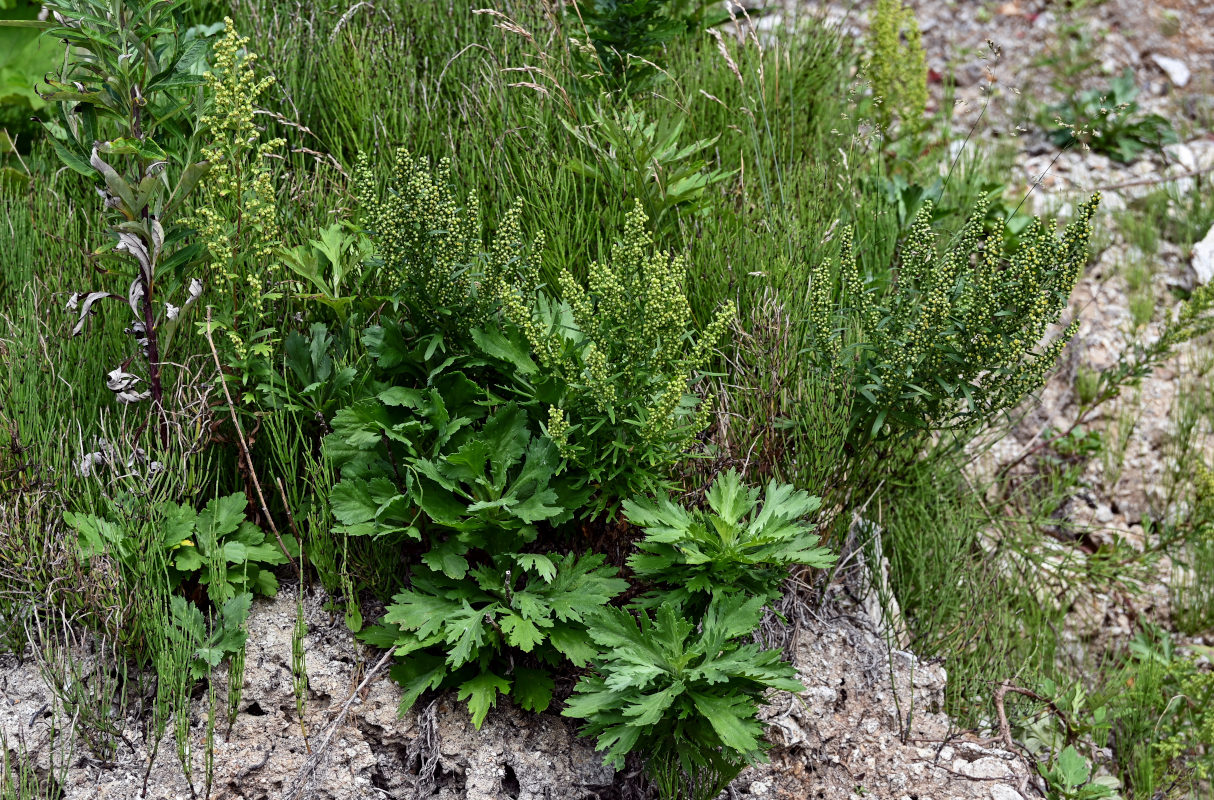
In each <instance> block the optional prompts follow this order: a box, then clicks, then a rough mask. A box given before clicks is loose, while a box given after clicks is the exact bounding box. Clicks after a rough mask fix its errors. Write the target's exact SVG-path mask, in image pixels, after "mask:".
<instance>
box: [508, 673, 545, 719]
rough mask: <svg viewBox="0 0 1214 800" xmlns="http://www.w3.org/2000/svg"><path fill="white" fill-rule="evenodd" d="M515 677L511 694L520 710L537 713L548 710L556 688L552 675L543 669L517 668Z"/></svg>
mask: <svg viewBox="0 0 1214 800" xmlns="http://www.w3.org/2000/svg"><path fill="white" fill-rule="evenodd" d="M513 677H514V684H513V686H512V687H511V690H510V694H511V697H513V698H514V702H515V704H516V705H518V707H519V708H521V709H523V710H524V711H534V712H536V713H539V712H541V711H546V710H547V709H548V706H549V705H550V704H551V703H552V690H553V689H554V688H556V683H555V682H554V681H553V680H552V675H550V674H549V673H548V672H547V671H546V670H542V669H529V668H527V667H516V668H515V670H514V676H513Z"/></svg>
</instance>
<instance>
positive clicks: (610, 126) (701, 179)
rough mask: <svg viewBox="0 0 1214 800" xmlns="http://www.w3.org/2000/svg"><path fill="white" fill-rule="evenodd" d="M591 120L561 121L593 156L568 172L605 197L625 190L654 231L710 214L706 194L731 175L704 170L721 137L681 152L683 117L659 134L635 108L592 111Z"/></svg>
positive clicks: (571, 164) (655, 124) (577, 160)
mask: <svg viewBox="0 0 1214 800" xmlns="http://www.w3.org/2000/svg"><path fill="white" fill-rule="evenodd" d="M589 115H590V120H589V122H588V123H587V124H586V125H584V126H574V125H573V124H571V123H570V122H569V121H568V120H564V119H562V120H561V122H562V124H564V125H565V127H566V128H567V129H568V131H569V133H571V134H572V135H573V136H574V138H575V139H577V140H578V141H579V142H581V143H582V144H584V145H585V146H586V148H587V149H588V150H590V152H591V153H592V154H593V155H594V159H593V161H586V160H583V159H580V158H576V157H575V158H572V159H570V160H569V162H568V163H569V168H570V169H571V170H573V171H574V172H575V173H576V174H578V175H580V176H582V177H584V178H588V179H590V180H592V181H596V182H598V183H599V184H601V185H602V187H603V189H604V190H605V191H608V192H611V191H619V190H620V189H623V190H625V191H626V192H627V194H628V196H629V197H634V198H637V199H639V200H640V201H641V202H642V203H643V205H644V208H645V211H646V213H647V214H648V216H649V218H650V219H652V220H653V224H654V226H655V227H658V228H661V227H662V225H663V223H664V222H666V217H667V215H668V214H669V213H670V212H676V213H678V214H686V215H687V216H688V217H690V218H694V217H700V216H703V215H704V214H705V213H706V212H707V210H708V208H709V203H708V202H707V198H706V197H705V192H707V191H708V190H709V188H711V187H712V186H714V185H716V184H718V183H721V182H722V181H725V180H728V179H729V177H730V176H731V175H732V174H733V173H731V172H727V171H725V170H721V169H714V170H709V169H708V162H707V160H706V156H707V155H708V154H709V153H710V152H711V150H712V147H713V146H714V145H715V144H716V143H717V140H718V139H719V138H720V137H719V136H714V137H712V138H711V139H700V140H699V141H696V142H692V143H690V144H685V145H682V146H680V144H679V136H680V135H681V134H682V132H683V126H684V123H685V119H683V118H682V117H680V118H679V119H678V120H677V121H676V122H675V123H674V124H673V125H671V126H669V127H665V128H664V129H663V130H661V131H659V127H658V121H657V120H649V119H648V118H647V117H646V115H645V112H644V111H640V110H636V109H633V108H626V109H623V110H614V109H611V110H607V111H603V110H600V109H598V108H593V109H591V110H590V112H589Z"/></svg>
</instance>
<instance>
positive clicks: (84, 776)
mask: <svg viewBox="0 0 1214 800" xmlns="http://www.w3.org/2000/svg"><path fill="white" fill-rule="evenodd" d="M855 575H856V576H860V577H859V578H858V579H859V580H861V581H862V575H863V570H862V569H861V570H858V571H856V572H855ZM851 589H852V591H851V594H853V595H854V594H856V593H858V592H863V586H858V585H856V584H855V583H854V582H853V583H852V585H851ZM323 601H324V598H323V597H322V596H320V595H312V596H309V597H307V598H306V600H305V616H306V620H307V624H308V634H307V637H306V639H305V641H304V646H305V652H306V654H307V674H308V686H309V688H308V692H307V698H306V703H305V711H304V717H303V725H302V727H301V724H300V718H299V714H298V713H297V705H296V697H295V693H294V690H293V688H292V687H293V685H294V684H293V673H292V668H291V652H292V647H291V646H292V630H293V628H294V624H295V602H294V596H293V595H292V594H291V593H290V592H289V591H284V592H283V593H282V594H281V595H280V596H279V598H278V599H276V600H274V601H272V602H270V601H258V602H257V604H256V605H255V606H254V609H253V613H252V615H251V616H250V619H249V644H248V651H247V656H246V661H245V672H244V681H243V691H242V694H241V697H240V701H239V705H238V708H239V713H238V714H237V715H236V717H235V720H234V723H233V724H232V726H231V728H230V729H229V728H228V726H227V723H226V721H224V720H222V719H219V720H217V723H216V733H215V746H214V777H213V783H212V787H213V788H212V795H211V796H212V797H213V798H216V800H292V799H293V798H302V799H304V800H363V799H364V798H384V799H385V800H386V799H387V798H401V799H402V800H404V799H405V798H408V799H410V800H412V799H413V798H441V799H442V800H465V799H466V800H498V799H499V798H514V799H515V800H548V799H549V798H562V800H592V798H593V799H595V800H598V799H600V798H601V799H602V800H606V799H607V798H627V797H641V796H643V795H638V794H636V793H635V787H634V782H633V781H632V780H630V778H629V776H628V775H616V774H614V771H613V770H611V769H609V768H607V767H604V766H603V764H602V761H601V759H600V758H599V757H598V755H597V754H595V753H594V751H593V749H592V748H591V746H590V744H589V743H588V742H587V741H586V740H583V739H580V738H578V737H577V735H576V732H575V730H574V729H573V728H572V726H571V725H570V724H569V722H568V721H566V720H565V719H563V718H561V717H559V716H556V715H553V714H541V715H535V714H528V713H520V712H519V711H518V710H516V709H515V708H514V707H513V706H511V705H510V703H509V702H508V701H505V702H503V703H502V704H501V705H500V706H499V707H498V708H497V709H496V710H495V711H493V712H492V713H490V715H489V718H488V720H487V721H486V722H485V725H484V727H483V728H482V729H481V730H480V731H477V730H475V729H474V728H473V726H472V724H471V722H470V720H469V718H468V714H467V712H466V711H465V710H464V708H463V705H462V704H460V703H458V702H456V699H455V697H454V695H451V694H444V695H441V696H439V697H437V698H433V699H430V700H428V701H424V702H423V703H422V704H420V705H419V707H416V708H414V709H412V710H411V711H409V712H408V713H406V714H405V715H404V716H400V715H398V713H397V708H398V705H399V702H400V694H401V693H400V689H399V688H398V687H397V685H396V684H395V683H393V682H392V681H391V680H390V679H389V678H388V677H387V675H386V674H375V675H373V676H372V677H371V679H370V680H369V681H367V680H366V676H367V674H368V670H370V669H371V668H372V666H373V663H374V661H375V660H377V654H374V653H370V652H367V651H365V649H364V648H363V647H362V646H360V645H359V644H357V643H356V642H355V641H354V640H353V638H352V636H351V635H350V632H349V631H348V629H347V628H346V627H345V623H344V622H343V621H342V619H341V617H340V616H338V615H334V614H331V613H330V612H328V611H326V610H325V609H324V602H323ZM791 616H793V617H795V618H796V619H797V620H798V621H797V624H795V625H794V626H792V628H791V629H786V630H784V631H783V632H784V634H785V635H786V636H788V637H790V644H791V647H790V649H791V652H792V654H793V658H794V661H795V663H796V665H797V667H798V670H799V672H800V676H801V679H802V681H803V682H804V684H805V686H806V691H805V692H804V693H802V694H800V695H796V696H793V695H788V694H781V695H778V696H773V697H772V701H771V705H770V706H769V707H768V708H767V709H766V710H765V711H764V717H765V718H766V719H767V720H768V722H769V723H770V725H771V730H772V734H771V735H772V740H773V743H774V745H775V747H774V749H773V751H772V756H773V762H772V764H770V765H764V766H761V767H758V768H755V769H751V770H748V771H747V772H746V773H744V774H743V776H742V777H741V778H740V779H739V780H738V781H737V782H736V784H735V787H734V789H733V790H732V796H734V797H753V798H771V799H772V800H776V799H777V798H778V799H780V800H784V799H785V798H787V799H789V800H791V798H810V797H812V798H843V797H851V796H853V794H856V793H860V792H863V793H865V796H868V797H899V798H900V797H932V798H939V799H940V800H963V799H965V800H969V799H970V798H982V799H983V800H985V799H986V798H990V800H1016V798H1020V797H1024V796H1026V795H1029V793H1030V792H1031V791H1032V790H1033V789H1034V788H1035V784H1034V783H1033V779H1032V778H1031V777H1030V775H1031V774H1032V773H1031V771H1030V769H1029V767H1028V765H1027V764H1026V763H1025V762H1024V761H1023V760H1021V759H1019V758H1018V757H1016V756H1014V755H1013V754H1011V753H1009V752H1006V751H1004V750H1002V749H999V748H998V747H995V746H991V745H990V743H988V742H982V741H978V740H976V739H974V738H973V737H972V736H968V735H964V734H959V733H958V732H957V731H955V730H953V728H952V726H951V725H950V723H949V720H948V719H947V717H945V716H944V715H943V714H941V713H940V711H939V709H940V707H941V705H942V703H943V697H944V687H945V674H944V670H943V669H942V668H941V667H940V666H938V665H932V664H925V663H922V662H920V661H919V660H918V659H917V658H916V657H915V656H914V655H913V654H912V653H909V652H906V651H903V650H898V649H896V648H891V647H889V646H888V645H887V642H886V637H885V636H884V635H883V633H882V632H881V629H882V627H884V626H883V625H882V623H881V622H880V621H879V620H876V621H875V620H874V619H873V617H872V616H871V612H870V611H866V610H865V608H864V607H863V606H862V605H857V604H856V603H855V602H854V601H852V600H849V599H847V593H846V592H844V591H843V590H842V587H840V589H839V591H837V592H835V593H832V595H831V597H830V598H829V599H828V600H827V601H826V602H824V603H823V604H822V607H821V608H807V607H797V608H795V609H792V610H791ZM5 659H7V660H0V674H2V675H3V677H2V678H0V737H3V740H4V741H5V742H7V743H8V746H9V748H10V749H11V750H13V751H17V750H20V751H22V752H24V753H27V754H29V757H30V758H31V759H32V761H33V763H35V764H36V765H37V768H38V772H39V773H40V774H41V775H42V776H43V779H44V780H46V781H49V782H53V783H54V784H56V785H57V786H58V787H59V788H60V789H62V790H63V791H64V796H65V798H67V800H86V799H87V800H93V799H94V798H95V799H96V800H133V799H134V798H137V797H141V791H142V786H143V781H144V775H145V773H148V747H147V743H146V741H145V738H144V734H143V729H142V723H141V722H140V721H139V720H138V719H136V718H135V717H134V716H128V717H126V718H125V719H115V720H112V721H113V722H115V723H117V725H118V726H119V727H120V729H121V735H120V736H118V735H115V736H113V737H111V740H112V741H114V742H116V752H115V753H114V754H112V755H109V756H106V757H99V756H98V753H97V752H96V751H95V748H90V744H89V741H88V740H87V738H86V737H85V736H83V735H82V734H83V725H82V724H81V720H80V718H79V713H80V711H81V707H80V706H75V705H73V704H71V703H64V702H63V700H62V690H59V691H56V690H54V689H52V687H53V686H58V685H61V684H62V681H61V680H58V679H55V678H54V676H55V675H56V674H57V669H56V667H55V666H54V665H53V664H51V663H48V662H47V661H45V660H44V659H39V658H31V659H28V660H26V661H25V662H24V663H22V664H18V663H15V662H14V661H13V660H12V659H11V658H9V657H5ZM77 663H78V664H80V665H82V667H83V669H82V672H81V674H80V675H79V676H78V679H79V680H80V682H81V684H83V685H84V686H86V687H88V686H92V685H99V681H98V678H99V677H100V676H101V675H103V674H105V673H104V671H105V670H107V669H109V667H108V666H107V665H106V664H105V662H104V660H103V659H97V658H91V657H88V656H86V655H85V654H78V657H77ZM98 669H100V670H102V673H97V672H96V670H98ZM215 682H216V685H217V686H222V685H224V684H225V683H226V675H224V674H219V675H217V676H216V679H215ZM364 684H365V685H364ZM216 700H217V702H216V708H217V712H216V713H218V714H223V713H224V709H225V708H226V707H227V700H226V697H224V696H223V694H222V692H221V693H220V695H219V696H218V697H217V698H216ZM347 704H348V705H349V710H348V712H347V713H346V714H345V715H344V717H341V718H340V723H341V724H338V725H333V724H331V723H332V720H333V719H334V718H335V717H338V716H339V712H340V711H341V710H342V709H343V708H345V707H346V706H347ZM209 708H210V705H209V702H208V699H207V698H206V696H205V695H204V696H203V697H200V698H198V699H196V700H195V702H194V704H193V714H192V717H191V721H190V722H191V729H190V741H191V746H192V748H193V752H194V753H195V756H194V762H195V763H194V788H195V791H197V792H198V793H199V795H198V796H202V794H201V793H202V791H203V789H204V779H203V774H204V772H203V771H204V764H203V759H202V755H201V754H202V752H203V750H204V746H205V730H206V723H207V714H208V713H209ZM304 730H306V731H308V736H307V737H306V738H305V736H304V734H303V731H304ZM148 775H149V779H148V783H147V787H148V788H147V795H146V796H147V797H148V798H151V800H187V798H191V797H192V795H191V791H190V786H189V784H188V783H187V781H186V779H185V777H184V775H183V771H182V769H181V766H180V763H179V761H178V756H177V751H176V747H175V744H174V741H173V739H172V734H171V732H170V733H169V734H167V735H166V737H165V739H164V740H163V741H162V743H161V746H160V748H159V752H158V754H157V756H156V758H155V761H154V762H153V764H152V768H151V770H150V773H148ZM1030 796H1032V795H1030Z"/></svg>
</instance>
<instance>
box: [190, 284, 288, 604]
mask: <svg viewBox="0 0 1214 800" xmlns="http://www.w3.org/2000/svg"><path fill="white" fill-rule="evenodd" d="M206 336H207V344H208V345H210V346H211V355H212V356H213V357H214V359H215V369H217V370H219V385H220V386H222V387H223V396H224V397H225V398H227V401H228V413H230V414H231V415H232V425H233V427H235V428H236V438H237V440H239V442H240V452H241V453H242V454H243V455H244V463H245V466H247V467H248V468H249V477H250V478H252V479H253V487H254V488H255V489H257V500H258V502H259V503H261V513H262V514H264V515H265V518H266V521H267V522H269V523H270V530H272V531H273V532H274V538H275V539H277V540H278V546H279V547H280V548H282V554H283V555H284V556H286V557H287V561H289V562H291V567H292V568H293V569H294V570H295V577H296V579H297V580H298V581H300V583H302V582H303V573H302V572H301V571H300V569H299V565H298V564H296V563H295V559H294V558H292V557H291V554H290V553H289V552H287V546H286V544H284V543H283V541H282V536H281V535H279V533H278V526H277V525H275V524H274V517H273V516H271V515H270V509H269V507H268V506H267V505H266V497H265V495H264V494H262V492H261V481H259V480H257V470H255V469H254V468H253V456H252V455H251V454H250V453H249V443H248V442H247V441H245V438H244V428H242V427H241V425H240V418H239V417H237V416H236V404H235V403H233V402H232V393H231V392H229V391H228V382H227V381H226V380H224V376H223V365H222V364H220V363H219V351H218V350H216V349H215V340H214V339H213V338H212V337H211V307H210V306H207V327H206Z"/></svg>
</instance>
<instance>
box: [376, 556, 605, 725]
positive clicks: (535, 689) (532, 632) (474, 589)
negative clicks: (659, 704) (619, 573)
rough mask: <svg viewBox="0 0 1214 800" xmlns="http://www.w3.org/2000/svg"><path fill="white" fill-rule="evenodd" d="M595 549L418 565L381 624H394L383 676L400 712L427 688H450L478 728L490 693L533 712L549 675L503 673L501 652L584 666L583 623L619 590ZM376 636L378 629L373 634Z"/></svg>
mask: <svg viewBox="0 0 1214 800" xmlns="http://www.w3.org/2000/svg"><path fill="white" fill-rule="evenodd" d="M603 561H604V559H603V557H602V556H601V555H586V556H576V555H572V554H569V555H564V556H558V555H552V554H549V555H540V554H504V555H499V556H494V557H493V559H492V562H491V563H490V564H484V565H481V566H479V567H476V568H475V569H472V570H470V571H468V573H467V578H465V577H464V576H460V577H458V578H454V577H451V576H450V575H447V574H444V573H442V572H438V571H434V570H430V569H425V568H422V569H419V570H417V571H416V572H415V573H414V575H413V579H412V585H411V587H410V588H409V589H408V590H406V591H404V592H401V593H399V594H397V595H396V596H395V597H393V598H392V603H391V605H389V606H388V613H387V614H386V615H385V617H384V621H385V622H386V623H388V626H395V628H396V629H397V633H396V634H395V635H391V634H389V635H390V636H391V639H392V640H391V643H390V646H392V647H394V648H395V649H396V654H397V655H398V656H404V657H405V660H404V661H403V663H402V664H400V665H398V666H397V668H396V669H395V671H394V672H393V676H394V677H395V678H396V679H397V680H398V681H400V683H401V684H402V685H403V686H404V689H405V694H404V698H403V699H402V701H401V709H402V711H403V710H405V709H408V708H409V707H410V706H412V705H413V703H414V702H416V700H417V698H418V696H419V695H420V694H421V693H422V692H424V691H426V690H427V689H438V688H440V687H444V686H454V687H458V688H459V691H460V695H461V697H460V699H467V700H468V701H469V702H468V706H469V710H470V711H471V712H472V721H473V723H474V724H475V725H476V726H477V727H480V725H481V723H482V722H484V719H485V715H486V714H488V712H489V709H490V708H491V707H492V706H493V704H494V703H495V702H496V698H497V695H498V694H499V693H501V694H509V693H511V690H512V687H513V697H514V700H515V702H516V703H517V704H518V705H519V706H520V707H522V708H524V709H527V710H529V711H543V710H544V709H545V708H547V707H548V704H549V702H550V701H551V699H552V687H553V681H552V677H551V675H549V674H548V672H547V671H546V670H543V669H536V668H530V669H523V670H522V671H521V672H520V671H519V669H517V668H516V669H513V670H511V669H510V668H509V664H508V662H509V661H510V660H512V659H504V658H501V655H502V654H503V653H505V652H507V651H509V650H511V649H513V650H515V651H518V652H521V653H524V654H530V655H531V656H533V657H534V658H535V659H536V660H538V661H539V662H540V663H541V664H546V665H548V666H556V665H558V664H560V663H561V662H562V661H564V660H568V661H571V662H572V663H573V664H575V665H577V666H585V664H586V663H587V661H588V660H589V659H590V658H591V657H592V656H593V655H594V654H595V649H594V647H593V646H591V644H590V641H589V639H588V638H587V635H586V628H585V625H584V624H583V620H584V618H585V615H587V614H589V613H592V612H595V611H597V610H600V609H601V608H602V607H603V606H605V605H606V604H607V602H608V601H610V600H611V598H613V597H615V596H616V595H617V594H619V593H620V592H622V591H624V589H626V588H627V587H628V584H627V582H625V581H623V580H621V579H619V578H617V577H615V573H616V570H615V568H613V567H607V566H604V565H603ZM378 635H384V633H383V632H382V631H381V633H380V634H378Z"/></svg>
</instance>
